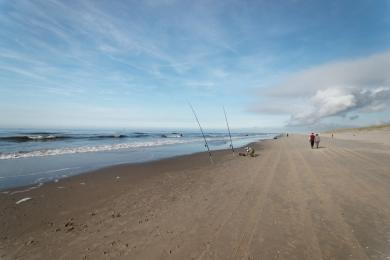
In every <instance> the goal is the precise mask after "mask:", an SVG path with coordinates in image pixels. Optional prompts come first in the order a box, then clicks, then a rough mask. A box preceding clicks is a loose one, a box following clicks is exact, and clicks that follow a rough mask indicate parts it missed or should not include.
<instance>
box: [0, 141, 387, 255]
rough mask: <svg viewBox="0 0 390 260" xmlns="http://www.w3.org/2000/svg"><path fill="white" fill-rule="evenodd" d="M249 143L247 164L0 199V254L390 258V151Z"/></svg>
mask: <svg viewBox="0 0 390 260" xmlns="http://www.w3.org/2000/svg"><path fill="white" fill-rule="evenodd" d="M255 147H256V151H257V154H258V156H257V157H255V158H249V157H238V156H236V157H233V156H232V155H231V153H229V151H220V152H217V153H216V154H215V158H214V161H215V163H214V164H210V162H209V161H208V159H207V154H205V153H200V154H195V155H190V156H182V157H177V158H173V159H169V160H163V161H159V162H153V163H146V164H136V165H124V166H117V167H111V168H107V169H102V170H99V171H97V172H94V173H90V174H85V175H81V176H76V177H72V178H69V179H66V180H62V181H60V182H59V183H52V184H48V185H44V186H43V187H41V188H39V189H35V190H31V191H27V192H25V193H16V194H14V195H10V194H2V195H1V196H0V214H1V215H0V234H1V237H0V239H1V240H0V241H1V243H0V245H1V246H0V252H1V254H0V256H1V258H2V259H15V258H18V259H116V258H118V259H387V258H389V257H390V188H389V187H390V171H389V169H390V160H389V159H390V152H389V151H390V149H389V148H390V147H389V146H386V145H385V144H377V143H369V142H367V141H365V142H360V141H351V140H342V139H337V138H335V139H330V138H325V137H324V138H323V141H322V143H321V147H320V149H313V150H312V149H310V147H309V143H308V141H307V137H306V136H300V135H292V136H291V135H290V137H288V138H280V139H277V140H272V141H265V142H262V143H258V144H256V145H255ZM117 176H118V177H119V178H117ZM81 183H84V184H81ZM58 187H63V188H61V189H58ZM25 197H29V198H32V199H31V200H29V201H25V202H24V203H21V204H19V205H16V204H15V202H17V201H19V200H20V199H23V198H25Z"/></svg>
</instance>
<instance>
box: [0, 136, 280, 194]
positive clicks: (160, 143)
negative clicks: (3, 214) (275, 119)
mask: <svg viewBox="0 0 390 260" xmlns="http://www.w3.org/2000/svg"><path fill="white" fill-rule="evenodd" d="M275 135H277V134H276V133H250V132H239V133H232V140H233V146H234V147H240V146H244V145H246V144H248V143H250V142H254V141H259V140H264V139H271V138H273V137H274V136H275ZM205 136H206V139H207V142H208V144H209V147H210V149H211V150H220V149H226V148H229V145H230V138H229V135H228V134H227V133H224V132H218V131H213V132H207V133H205ZM201 151H206V148H205V146H204V140H203V137H202V135H201V133H199V131H189V130H186V131H168V130H161V131H158V130H146V131H132V130H50V131H48V130H36V129H2V130H0V190H5V189H9V188H13V187H17V186H24V185H31V184H34V185H43V183H45V182H49V181H58V180H59V179H61V178H64V177H68V176H71V175H75V174H80V173H83V172H87V171H91V170H95V169H98V168H102V167H106V166H111V165H117V164H123V163H138V162H146V161H153V160H158V159H163V158H168V157H173V156H177V155H184V154H191V153H195V152H201Z"/></svg>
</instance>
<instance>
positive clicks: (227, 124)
mask: <svg viewBox="0 0 390 260" xmlns="http://www.w3.org/2000/svg"><path fill="white" fill-rule="evenodd" d="M222 108H223V113H224V114H225V121H226V126H227V129H228V132H229V137H230V148H231V149H232V152H233V156H234V147H233V141H232V134H231V133H230V127H229V122H228V120H227V116H226V110H225V107H222Z"/></svg>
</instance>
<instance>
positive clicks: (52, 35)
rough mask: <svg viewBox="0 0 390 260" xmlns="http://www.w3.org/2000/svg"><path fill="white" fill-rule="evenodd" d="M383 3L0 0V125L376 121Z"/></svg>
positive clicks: (382, 75)
mask: <svg viewBox="0 0 390 260" xmlns="http://www.w3.org/2000/svg"><path fill="white" fill-rule="evenodd" d="M389 46H390V1H381V0H378V1H368V0H367V1H364V0H357V1H356V0H355V1H309V0H308V1H304V0H290V1H289V0H284V1H242V0H237V1H233V0H232V1H229V0H227V1H175V0H161V1H152V0H148V1H58V0H42V1H40V0H35V1H21V0H15V1H7V0H0V118H1V121H0V127H38V128H46V127H50V128H62V127H73V128H75V127H108V128H117V127H120V128H123V127H126V128H127V127H128V128H146V127H164V128H165V127H172V128H175V127H177V128H181V127H184V128H193V127H196V123H195V121H194V118H193V115H192V114H191V110H190V108H189V106H188V104H187V102H188V101H190V102H191V103H192V104H193V106H194V107H195V109H196V110H197V112H198V116H199V118H200V120H201V122H202V123H203V125H204V127H205V128H208V127H209V128H223V127H224V126H225V122H224V116H223V110H222V106H225V108H226V110H227V112H228V116H229V118H230V124H231V126H232V127H233V128H251V127H258V128H287V129H288V128H291V127H303V128H313V127H316V126H322V127H326V126H337V125H340V126H341V125H365V124H375V123H381V122H387V121H389V120H390V119H389V115H390V112H389V100H390V73H389V72H390V69H389V68H390V48H389Z"/></svg>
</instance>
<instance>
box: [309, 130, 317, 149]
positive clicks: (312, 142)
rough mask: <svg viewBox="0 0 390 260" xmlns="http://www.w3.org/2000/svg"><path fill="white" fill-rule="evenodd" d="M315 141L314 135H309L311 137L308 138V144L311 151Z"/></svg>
mask: <svg viewBox="0 0 390 260" xmlns="http://www.w3.org/2000/svg"><path fill="white" fill-rule="evenodd" d="M315 139H316V136H315V135H314V133H311V135H310V136H309V142H310V145H311V149H313V147H314V140H315Z"/></svg>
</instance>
